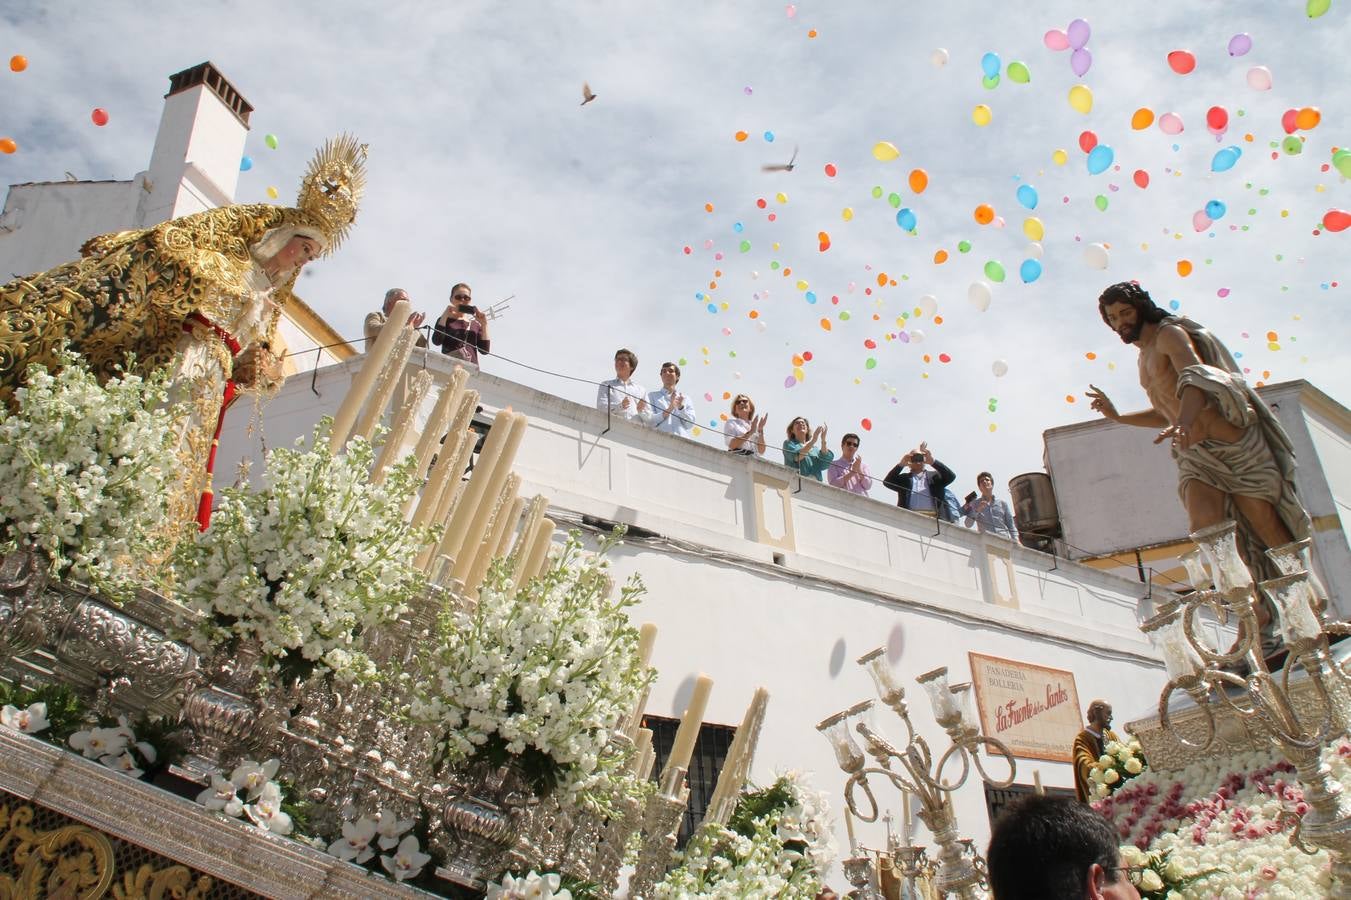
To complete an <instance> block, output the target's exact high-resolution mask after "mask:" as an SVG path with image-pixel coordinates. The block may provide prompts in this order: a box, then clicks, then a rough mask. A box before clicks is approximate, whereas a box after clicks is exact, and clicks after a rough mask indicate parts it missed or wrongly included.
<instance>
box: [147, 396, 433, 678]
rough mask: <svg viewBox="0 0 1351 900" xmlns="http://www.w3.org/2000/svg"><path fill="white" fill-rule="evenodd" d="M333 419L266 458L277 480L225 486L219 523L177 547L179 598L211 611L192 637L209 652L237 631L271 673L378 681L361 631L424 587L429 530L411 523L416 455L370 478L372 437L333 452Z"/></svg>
mask: <svg viewBox="0 0 1351 900" xmlns="http://www.w3.org/2000/svg"><path fill="white" fill-rule="evenodd" d="M331 426H332V420H331V419H328V418H325V419H323V420H322V421H321V422H320V423H319V426H318V427H317V428H316V429H315V432H314V435H313V437H312V439H311V447H310V448H309V449H305V448H304V439H303V438H302V439H300V440H298V441H297V442H296V446H295V447H294V448H277V449H275V450H273V451H272V452H271V453H269V454H268V458H267V486H266V487H264V488H262V489H261V490H258V491H249V490H247V489H243V488H226V489H225V490H223V491H222V492H221V494H220V499H219V503H218V505H217V507H216V509H215V512H214V514H213V516H212V519H211V527H210V528H209V529H208V530H206V531H205V532H202V533H200V534H198V535H196V536H195V537H194V539H193V540H191V541H184V542H182V543H181V544H180V545H179V547H178V550H177V553H176V554H175V559H174V580H175V582H176V584H177V587H176V590H175V594H176V597H177V599H179V600H181V601H182V602H183V603H185V604H187V605H188V606H189V607H191V608H193V609H195V610H198V611H199V612H202V613H205V617H204V620H203V623H202V624H201V625H200V626H199V627H198V628H197V629H196V630H195V631H194V632H193V633H192V634H191V636H190V637H189V640H191V642H192V643H193V645H194V646H195V647H196V648H197V649H198V650H199V651H202V652H206V651H208V650H212V649H219V648H220V645H221V644H222V643H225V642H229V641H234V640H238V639H244V640H256V641H258V642H259V643H260V645H261V647H262V653H263V657H264V658H263V662H262V663H261V664H260V665H261V666H262V667H263V668H265V669H286V670H287V671H288V674H296V675H301V674H306V673H307V672H308V671H309V670H310V669H312V668H313V667H315V666H321V667H324V668H325V669H327V670H329V671H331V672H332V673H333V674H334V675H335V676H336V677H338V678H339V679H343V680H350V679H354V678H366V677H372V676H373V675H374V674H375V673H374V670H373V667H372V665H371V663H370V660H369V659H368V658H367V657H366V656H365V654H363V653H362V652H360V650H359V649H357V644H358V641H357V636H358V634H359V633H360V632H361V631H363V630H365V629H368V628H371V627H373V626H376V625H378V624H380V623H383V622H388V621H390V620H392V619H393V618H394V617H396V616H397V615H398V614H399V613H400V612H402V611H403V610H405V609H406V608H407V603H408V601H409V600H410V599H411V598H412V597H414V596H415V595H416V594H417V593H418V592H419V591H421V590H422V589H423V588H424V586H425V583H426V581H425V577H424V575H423V574H422V572H421V571H420V570H418V569H417V568H416V567H414V565H413V561H414V558H415V557H416V556H417V553H418V550H419V548H421V547H422V545H423V544H424V543H426V542H428V541H430V540H431V538H432V536H433V535H432V532H431V531H430V530H429V529H424V528H420V527H414V526H412V525H410V524H409V523H408V522H406V521H405V520H404V516H403V505H404V501H405V500H406V499H407V498H408V497H409V496H411V495H412V493H413V491H414V490H415V486H414V484H413V479H412V470H413V466H415V465H416V460H414V459H413V458H412V457H411V456H410V457H407V458H405V459H404V461H403V462H402V463H400V464H399V465H397V466H394V467H392V468H391V469H389V471H388V473H387V477H386V478H385V479H384V481H383V482H381V483H379V484H375V483H373V482H372V481H371V479H370V468H371V462H372V459H373V453H372V450H371V445H370V443H369V442H368V441H366V440H364V439H361V438H356V439H354V440H352V441H351V442H350V443H349V444H348V445H347V449H346V452H345V453H343V454H340V455H336V456H335V455H334V454H332V453H331V452H329V449H328V438H327V434H328V431H329V429H330V427H331Z"/></svg>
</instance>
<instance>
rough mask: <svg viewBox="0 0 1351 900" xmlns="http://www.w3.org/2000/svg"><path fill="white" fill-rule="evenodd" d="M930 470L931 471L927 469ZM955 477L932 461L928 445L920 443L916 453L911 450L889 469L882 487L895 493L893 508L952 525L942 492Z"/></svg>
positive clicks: (932, 457) (948, 470) (947, 469)
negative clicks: (931, 517) (895, 506)
mask: <svg viewBox="0 0 1351 900" xmlns="http://www.w3.org/2000/svg"><path fill="white" fill-rule="evenodd" d="M930 466H932V468H928V467H930ZM956 479H957V476H956V475H955V474H954V473H953V471H952V470H951V469H949V468H948V467H947V466H945V465H943V464H942V463H941V462H939V461H938V460H936V459H934V455H933V454H932V453H930V452H929V444H928V442H921V443H920V445H919V449H918V450H911V451H910V452H909V453H907V454H906V455H905V456H904V457H902V458H901V461H900V462H898V463H896V465H894V466H892V468H891V471H890V472H888V473H887V477H886V478H884V479H883V480H882V484H883V485H885V486H886V487H888V488H890V489H891V490H893V491H895V492H896V505H897V506H899V507H900V508H901V509H909V510H913V511H914V512H918V513H923V514H925V515H926V516H937V517H938V518H940V519H942V520H943V521H945V522H948V521H952V517H951V515H950V514H949V512H948V509H947V504H946V503H945V500H944V491H945V490H946V488H947V486H948V485H950V484H952V482H953V481H955V480H956Z"/></svg>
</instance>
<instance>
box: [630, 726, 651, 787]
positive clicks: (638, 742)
mask: <svg viewBox="0 0 1351 900" xmlns="http://www.w3.org/2000/svg"><path fill="white" fill-rule="evenodd" d="M651 752H652V729H651V728H639V729H638V737H636V738H634V741H633V758H632V760H631V764H632V766H633V774H635V775H637V776H638V777H639V778H641V777H642V775H643V770H642V765H643V760H645V759H647V755H648V754H649V753H651Z"/></svg>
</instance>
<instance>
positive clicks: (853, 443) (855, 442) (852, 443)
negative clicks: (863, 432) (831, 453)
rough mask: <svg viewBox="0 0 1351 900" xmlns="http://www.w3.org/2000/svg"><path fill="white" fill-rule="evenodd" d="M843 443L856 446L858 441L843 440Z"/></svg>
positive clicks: (847, 445)
mask: <svg viewBox="0 0 1351 900" xmlns="http://www.w3.org/2000/svg"><path fill="white" fill-rule="evenodd" d="M844 445H845V446H846V447H857V446H858V441H845V442H844Z"/></svg>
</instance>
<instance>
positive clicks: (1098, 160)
mask: <svg viewBox="0 0 1351 900" xmlns="http://www.w3.org/2000/svg"><path fill="white" fill-rule="evenodd" d="M1114 159H1116V154H1115V153H1114V152H1113V151H1112V148H1111V147H1109V146H1107V145H1106V144H1099V145H1098V146H1096V147H1094V148H1093V149H1092V150H1091V151H1089V154H1088V174H1090V175H1101V174H1102V173H1103V172H1106V171H1107V170H1108V169H1109V168H1110V167H1111V165H1112V160H1114Z"/></svg>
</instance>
